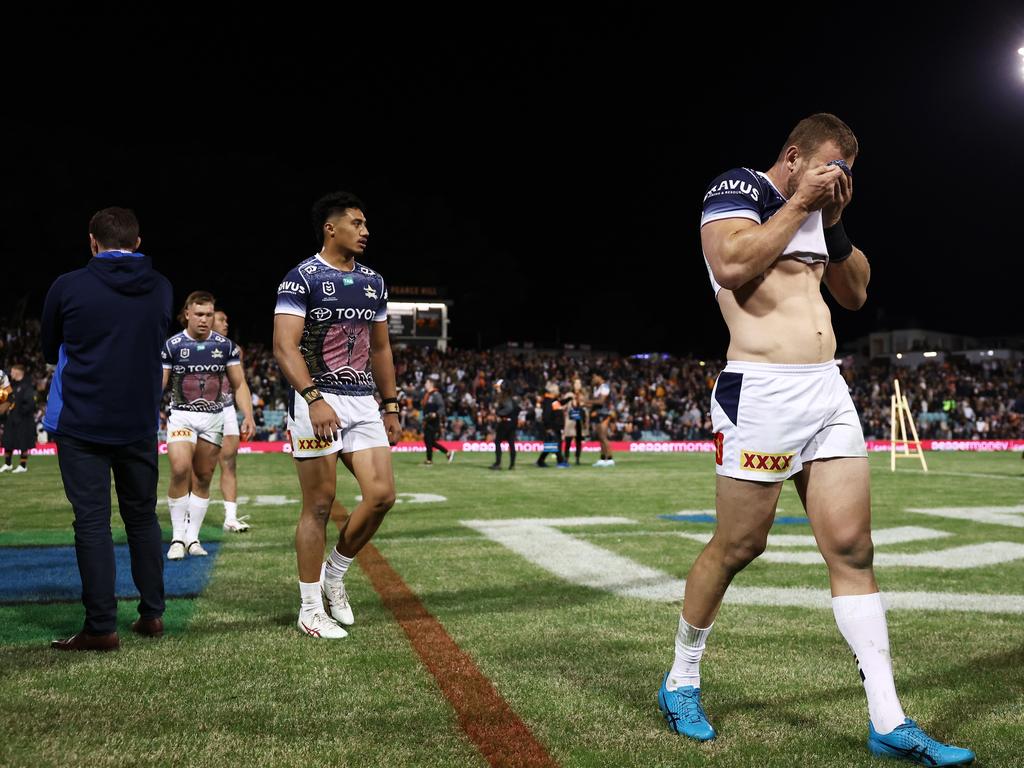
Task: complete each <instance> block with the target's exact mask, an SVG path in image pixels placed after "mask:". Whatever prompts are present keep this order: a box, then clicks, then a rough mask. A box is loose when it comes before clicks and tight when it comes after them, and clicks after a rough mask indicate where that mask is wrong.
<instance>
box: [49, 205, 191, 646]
mask: <svg viewBox="0 0 1024 768" xmlns="http://www.w3.org/2000/svg"><path fill="white" fill-rule="evenodd" d="M140 242H141V240H140V239H139V222H138V220H137V219H136V218H135V214H134V213H133V212H132V211H130V210H128V209H126V208H105V209H104V210H102V211H100V212H99V213H97V214H96V215H95V216H93V217H92V220H91V221H90V222H89V244H90V247H91V249H92V255H93V258H92V259H91V260H90V261H89V263H88V264H87V265H86V266H85V268H83V269H78V270H75V271H74V272H68V273H67V274H64V275H61V276H60V277H58V278H57V279H56V280H55V281H54V283H53V285H52V286H51V287H50V291H49V293H47V295H46V303H45V305H44V308H43V321H42V343H43V354H44V355H45V357H46V361H47V362H48V363H55V364H56V366H57V369H56V371H55V372H54V375H53V381H52V382H51V384H50V394H49V399H48V400H47V404H46V416H45V418H44V419H43V425H44V426H45V428H46V430H47V432H49V433H50V434H51V435H54V436H55V438H56V442H57V456H58V460H59V463H60V473H61V477H62V478H63V480H64V492H65V494H66V495H67V497H68V500H69V501H70V502H71V506H72V508H73V509H74V513H75V524H74V527H75V553H76V555H77V556H78V570H79V573H80V574H81V576H82V603H83V604H84V605H85V625H84V627H83V628H82V631H81V632H79V633H78V634H76V635H73V636H72V637H70V638H68V639H67V640H54V641H53V643H52V645H51V647H53V648H56V649H58V650H64V651H86V650H97V651H112V650H116V649H117V648H118V647H120V641H119V639H118V636H117V601H116V599H115V597H114V575H115V573H114V569H115V566H114V542H113V539H112V537H111V533H110V510H111V506H110V474H111V472H113V475H114V486H115V489H116V491H117V501H118V506H119V507H120V511H121V518H122V519H123V520H124V527H125V532H126V533H127V536H128V550H129V553H130V555H131V563H132V579H133V580H134V581H135V586H136V587H137V588H138V590H139V595H140V597H141V599H140V601H139V618H138V620H136V621H135V622H134V623H133V624H132V630H133V631H135V632H137V633H138V634H140V635H146V636H150V637H159V636H160V635H162V634H163V618H162V617H163V613H164V575H163V568H164V562H163V552H162V547H161V543H160V524H159V523H158V522H157V517H156V487H157V478H158V469H157V441H156V438H157V428H158V424H159V407H160V397H161V383H162V377H163V371H162V368H161V364H160V348H161V346H162V345H163V343H164V340H165V339H166V338H167V329H168V325H169V324H170V321H171V301H172V291H171V284H170V283H169V282H168V281H167V278H165V277H164V276H163V275H161V274H160V273H159V272H157V271H155V270H154V269H153V265H152V263H151V262H150V260H149V257H148V256H143V255H142V254H141V253H138V252H137V249H138V247H139V243H140Z"/></svg>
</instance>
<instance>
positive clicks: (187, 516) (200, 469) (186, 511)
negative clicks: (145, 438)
mask: <svg viewBox="0 0 1024 768" xmlns="http://www.w3.org/2000/svg"><path fill="white" fill-rule="evenodd" d="M219 453H220V446H218V445H217V444H216V443H211V442H208V441H207V440H203V439H202V438H200V439H199V440H197V441H196V444H195V445H193V444H192V443H190V442H187V441H182V442H174V443H169V444H168V446H167V458H168V461H169V462H170V464H171V480H170V484H169V486H168V488H167V497H168V498H167V504H168V507H169V509H170V514H171V529H172V532H171V548H170V549H169V550H168V554H167V557H168V558H169V559H171V560H180V559H182V558H183V557H184V556H185V554H186V553H187V554H190V555H197V556H202V555H205V554H206V550H205V549H203V546H202V544H200V543H199V529H200V528H201V527H202V525H203V519H204V518H205V517H206V510H207V508H208V506H209V504H210V481H211V480H212V479H213V470H214V468H215V467H216V466H217V456H218V455H219ZM190 485H191V493H190V492H189V486H190Z"/></svg>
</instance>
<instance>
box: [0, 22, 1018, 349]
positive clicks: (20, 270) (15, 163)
mask: <svg viewBox="0 0 1024 768" xmlns="http://www.w3.org/2000/svg"><path fill="white" fill-rule="evenodd" d="M891 5H893V6H895V4H891ZM723 6H724V4H723ZM481 7H483V6H481ZM957 7H958V8H961V9H963V10H961V11H959V12H957V13H949V14H942V13H935V12H932V11H929V12H927V13H924V12H923V11H919V12H918V14H920V15H914V14H912V13H911V12H910V11H899V12H898V13H901V14H906V15H905V16H898V15H876V14H864V15H858V14H857V12H856V10H855V9H854V7H853V6H849V7H848V8H847V9H846V11H845V12H844V14H843V15H833V16H832V17H829V16H828V15H827V14H826V13H824V12H822V11H820V10H819V11H805V10H797V9H796V8H795V7H792V6H786V7H785V8H783V7H781V6H775V7H773V8H772V9H771V11H772V12H771V13H767V12H764V13H762V14H761V15H760V16H757V15H754V16H751V15H748V14H746V13H744V12H742V11H741V10H740V8H739V6H731V7H730V8H728V9H727V12H723V13H722V15H721V16H720V17H719V18H717V19H710V20H706V21H703V22H702V23H700V24H698V23H697V20H696V17H695V16H693V15H691V14H688V13H684V12H683V11H681V10H677V11H672V12H666V11H664V10H662V11H660V12H659V13H661V14H666V13H670V14H671V15H658V13H655V12H653V11H648V12H645V13H644V14H642V15H641V14H639V13H638V12H637V11H636V10H635V9H634V10H632V11H630V10H627V6H611V5H594V6H592V7H590V8H589V9H585V8H583V7H582V6H581V7H580V10H579V11H578V12H568V11H566V12H564V13H554V12H552V11H550V10H541V9H536V8H534V9H531V8H529V7H527V6H522V5H517V6H515V7H514V8H508V9H506V10H505V11H503V14H504V15H499V16H494V15H486V16H485V15H479V16H473V15H465V14H452V15H450V16H440V15H433V14H431V15H426V14H422V15H419V16H409V15H406V14H405V13H404V12H399V11H398V10H397V6H396V10H394V11H393V14H392V16H393V17H392V18H390V19H388V18H383V19H382V18H375V19H367V18H362V17H359V18H357V17H356V16H354V15H350V14H351V13H352V9H348V8H347V7H346V5H345V4H341V5H338V6H336V10H335V11H333V12H332V14H331V15H322V16H315V15H310V16H307V17H304V18H297V17H296V18H291V17H288V15H287V14H288V13H289V11H288V8H287V7H286V6H280V7H279V8H278V9H277V13H278V14H279V16H278V17H276V18H262V19H253V18H252V17H251V15H250V14H249V11H248V10H246V7H245V6H234V7H233V10H232V11H231V12H230V13H229V12H227V11H218V12H217V13H220V14H222V15H220V16H216V17H211V16H209V15H195V16H189V15H187V13H186V12H185V11H182V10H180V8H179V9H178V10H176V14H177V15H175V16H174V17H173V18H172V17H170V16H163V17H161V16H150V17H145V18H140V19H137V20H132V21H131V22H130V27H129V28H124V31H122V27H117V28H114V27H105V26H104V25H105V20H106V17H103V16H95V17H93V18H91V19H90V20H88V21H82V20H75V19H68V18H60V19H54V18H37V19H25V20H24V23H22V24H21V25H20V27H19V25H12V24H5V26H6V27H7V38H6V39H5V47H4V49H3V50H2V51H0V64H2V66H3V68H4V72H5V96H4V102H3V104H4V110H3V118H2V123H0V137H2V139H3V142H2V145H0V146H2V152H0V177H2V179H3V183H2V184H0V210H2V216H0V259H2V262H3V272H2V275H3V276H2V277H0V318H10V317H12V316H17V313H19V312H24V313H25V315H26V316H37V315H38V314H39V312H40V310H41V306H42V300H43V297H44V296H45V293H46V290H47V288H48V286H49V284H50V283H51V282H52V280H53V279H54V278H55V277H56V276H57V275H58V274H60V273H61V272H65V271H68V270H70V269H74V268H77V267H79V266H81V265H83V264H84V263H85V262H86V261H87V259H88V257H89V252H88V239H87V224H88V220H89V217H90V215H91V214H92V213H93V212H94V211H95V210H97V209H99V208H102V207H105V206H109V205H123V206H128V207H131V208H134V209H135V211H136V212H137V214H138V215H139V218H140V221H141V224H142V238H143V245H142V248H141V250H142V251H143V252H144V253H146V254H149V255H150V256H152V257H153V259H154V262H155V264H156V266H157V268H158V269H159V270H160V271H161V272H163V273H164V274H165V275H167V276H168V277H169V278H170V279H171V281H172V283H173V284H174V286H175V297H176V301H180V300H181V299H183V298H184V296H185V295H186V294H187V293H188V292H189V291H192V290H195V289H200V288H202V289H207V290H211V291H212V292H213V293H214V294H215V295H216V296H217V297H218V299H219V303H220V304H221V305H222V306H223V307H224V308H225V309H226V310H227V311H228V313H229V315H230V316H231V319H232V336H234V337H236V339H237V340H239V341H241V342H243V343H251V342H253V341H261V340H262V341H269V339H270V336H271V332H272V314H273V305H274V294H275V289H276V286H277V284H278V282H279V281H280V280H281V278H282V277H283V275H284V274H285V272H287V271H288V269H289V268H290V267H292V266H293V265H295V264H296V263H298V262H299V261H300V260H302V259H303V258H305V257H307V256H309V255H310V254H312V253H313V252H314V250H315V245H314V241H313V235H312V227H311V225H310V221H309V209H310V206H311V204H312V203H313V201H314V200H315V199H316V198H317V197H319V196H320V195H322V194H324V193H325V192H329V191H333V190H335V189H339V188H343V189H349V190H351V191H353V192H355V193H356V194H358V195H359V196H360V197H362V198H363V199H364V201H365V202H366V206H367V207H366V213H367V215H368V219H369V226H370V231H371V237H370V246H369V248H368V249H367V253H366V255H365V257H364V259H363V261H365V263H367V264H368V265H369V266H371V267H373V268H375V269H377V270H379V271H380V272H381V273H382V274H383V275H384V277H385V278H386V279H387V281H388V282H389V283H390V284H392V285H400V284H405V285H429V286H439V287H444V288H445V289H446V291H447V295H448V297H449V298H450V299H452V300H453V301H454V306H453V307H452V309H451V314H450V318H451V321H452V324H451V329H452V331H453V335H454V341H455V343H456V344H457V345H459V346H467V347H475V346H477V345H478V344H480V345H482V346H485V347H486V346H491V345H493V344H497V343H500V342H503V341H507V340H517V341H523V340H533V341H535V342H537V343H538V345H545V344H555V343H564V342H571V343H589V344H591V345H593V346H594V347H603V348H608V349H615V350H618V351H620V352H638V351H666V352H676V353H695V354H701V355H711V356H719V357H721V356H722V355H723V354H724V349H725V345H726V341H727V336H726V332H725V327H724V324H723V323H722V320H721V318H720V316H719V313H718V310H717V306H716V304H715V302H714V299H713V294H712V291H711V288H710V285H709V283H708V279H707V273H706V269H705V266H704V261H703V259H702V257H701V252H700V239H699V232H698V221H699V214H700V206H701V200H702V197H703V194H704V191H705V188H706V186H707V184H708V182H709V181H710V180H711V179H712V178H714V177H715V176H716V175H718V174H719V173H721V172H723V171H725V170H727V169H729V168H731V167H734V166H739V165H746V166H752V167H755V168H758V169H760V170H767V168H768V167H769V166H770V165H771V164H772V162H773V161H774V158H775V156H776V154H777V152H778V151H779V148H780V147H781V145H782V143H783V141H784V140H785V138H786V135H787V134H788V132H789V130H790V129H791V128H792V126H793V125H794V124H795V123H796V122H797V121H798V120H799V119H800V118H802V117H804V116H806V115H808V114H811V113H813V112H818V111H830V112H834V113H836V114H837V115H839V116H840V117H841V118H843V119H844V120H845V121H846V122H847V123H848V124H849V125H850V126H851V127H852V128H853V130H854V132H855V133H856V134H857V137H858V139H859V141H860V146H861V154H860V157H859V158H858V160H857V163H856V166H855V169H854V172H855V180H856V183H855V192H854V199H853V203H852V204H851V206H850V207H849V208H848V209H847V212H846V213H845V214H844V221H845V223H846V229H847V232H848V233H849V234H850V236H851V239H852V240H853V241H854V243H855V244H857V245H858V246H860V247H861V248H862V249H863V250H864V251H865V252H866V254H867V256H868V258H869V260H870V261H871V264H872V270H873V278H872V283H871V285H870V286H869V299H868V303H867V305H866V306H865V307H864V308H863V309H862V310H861V311H860V312H857V313H849V312H846V311H845V310H842V309H839V308H834V323H835V326H836V330H837V333H838V335H839V338H840V342H842V341H843V340H846V339H851V338H853V337H855V336H858V335H861V334H864V333H867V332H869V331H871V330H876V329H877V330H884V329H887V328H898V327H907V326H917V327H926V328H934V329H938V330H946V331H954V332H963V333H968V334H973V335H981V336H992V335H1007V334H1024V313H1022V312H1021V311H1020V309H1019V307H1020V305H1021V299H1020V288H1019V283H1018V281H1017V280H1016V279H1014V278H1011V276H1010V273H1011V272H1015V271H1017V270H1018V267H1019V264H1020V262H1021V261H1022V259H1024V247H1022V236H1021V226H1020V221H1021V215H1022V213H1021V208H1022V204H1024V184H1022V182H1021V181H1020V177H1021V171H1022V170H1024V77H1022V76H1021V74H1020V62H1021V60H1022V59H1021V57H1020V56H1019V55H1018V54H1017V49H1018V48H1019V47H1021V46H1024V5H1021V4H1019V3H1018V4H1016V7H1014V4H1010V3H1005V4H1001V5H997V4H979V3H972V4H969V5H964V4H960V5H958V6H957ZM194 12H195V13H198V11H194ZM489 14H493V10H492V11H489ZM122 21H123V20H122ZM19 29H20V32H19V31H18V30H19Z"/></svg>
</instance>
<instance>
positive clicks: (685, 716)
mask: <svg viewBox="0 0 1024 768" xmlns="http://www.w3.org/2000/svg"><path fill="white" fill-rule="evenodd" d="M667 684H668V673H667V672H666V673H665V679H664V680H662V681H661V688H660V689H659V690H658V709H660V710H661V714H662V715H663V716H664V717H665V722H666V723H668V727H669V729H670V730H672V731H675V732H676V733H678V734H679V735H680V736H689V737H690V738H691V739H696V740H697V741H711V740H712V739H713V738H715V729H714V728H712V727H711V723H709V722H708V716H707V715H706V714H704V707H703V706H702V705H701V703H700V688H694V687H693V686H692V685H687V686H684V687H682V688H676V690H674V691H670V690H669V689H668V688H666V687H665V686H666V685H667Z"/></svg>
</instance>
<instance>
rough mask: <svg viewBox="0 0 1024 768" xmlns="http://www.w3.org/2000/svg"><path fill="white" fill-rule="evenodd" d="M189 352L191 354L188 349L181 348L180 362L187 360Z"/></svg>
mask: <svg viewBox="0 0 1024 768" xmlns="http://www.w3.org/2000/svg"><path fill="white" fill-rule="evenodd" d="M191 352H192V350H190V349H189V348H188V347H182V348H181V359H182V360H188V356H189V354H191Z"/></svg>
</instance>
